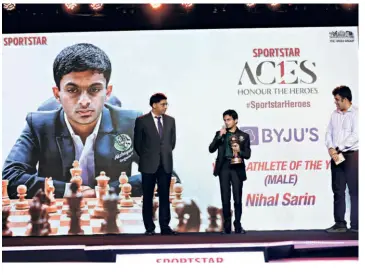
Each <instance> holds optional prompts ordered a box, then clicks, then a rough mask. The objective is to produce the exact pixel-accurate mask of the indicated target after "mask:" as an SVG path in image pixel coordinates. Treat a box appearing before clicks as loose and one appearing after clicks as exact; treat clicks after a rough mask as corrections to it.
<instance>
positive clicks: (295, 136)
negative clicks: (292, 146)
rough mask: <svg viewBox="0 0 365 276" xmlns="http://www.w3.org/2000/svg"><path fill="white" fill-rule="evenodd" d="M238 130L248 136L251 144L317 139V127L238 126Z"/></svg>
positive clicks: (314, 140)
mask: <svg viewBox="0 0 365 276" xmlns="http://www.w3.org/2000/svg"><path fill="white" fill-rule="evenodd" d="M240 130H242V131H243V132H246V133H247V134H248V135H249V136H250V143H251V145H258V144H260V142H261V143H272V142H277V143H289V142H298V143H300V142H304V141H310V142H317V141H318V140H319V135H318V128H315V127H312V128H280V129H277V128H262V129H261V131H260V130H259V128H258V127H240Z"/></svg>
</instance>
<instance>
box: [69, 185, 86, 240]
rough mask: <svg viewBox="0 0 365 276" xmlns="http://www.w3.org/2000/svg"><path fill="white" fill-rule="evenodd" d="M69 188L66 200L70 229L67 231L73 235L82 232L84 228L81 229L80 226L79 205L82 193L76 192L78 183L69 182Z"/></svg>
mask: <svg viewBox="0 0 365 276" xmlns="http://www.w3.org/2000/svg"><path fill="white" fill-rule="evenodd" d="M70 189H71V195H70V196H69V197H67V202H68V205H69V207H70V214H71V221H70V229H69V230H68V233H69V234H74V235H80V234H84V230H82V229H81V226H80V217H81V206H80V205H81V200H82V194H81V193H78V192H77V190H78V185H77V184H76V183H71V186H70Z"/></svg>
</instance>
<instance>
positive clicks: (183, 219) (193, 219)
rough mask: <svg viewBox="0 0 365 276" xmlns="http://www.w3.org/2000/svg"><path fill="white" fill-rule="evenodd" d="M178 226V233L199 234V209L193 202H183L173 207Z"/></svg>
mask: <svg viewBox="0 0 365 276" xmlns="http://www.w3.org/2000/svg"><path fill="white" fill-rule="evenodd" d="M175 213H176V214H177V215H178V219H179V224H178V227H177V228H176V231H178V232H199V231H200V225H201V217H200V213H201V212H200V209H199V207H198V205H197V204H196V203H195V201H194V200H189V201H183V202H182V203H179V204H178V205H177V206H176V207H175Z"/></svg>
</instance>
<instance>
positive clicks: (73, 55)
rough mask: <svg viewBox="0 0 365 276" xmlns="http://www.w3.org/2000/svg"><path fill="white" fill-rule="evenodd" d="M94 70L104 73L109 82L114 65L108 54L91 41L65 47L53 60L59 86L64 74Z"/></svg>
mask: <svg viewBox="0 0 365 276" xmlns="http://www.w3.org/2000/svg"><path fill="white" fill-rule="evenodd" d="M88 70H92V71H95V72H98V73H99V74H101V73H102V74H103V75H104V77H105V79H106V84H108V83H109V80H110V75H111V73H112V65H111V62H110V60H109V57H108V56H107V54H106V53H105V52H104V51H103V50H101V49H100V48H98V47H96V46H95V45H93V44H90V43H78V44H74V45H72V46H68V47H66V48H64V49H63V50H62V51H61V52H60V53H59V54H58V55H57V57H56V58H55V60H54V62H53V77H54V80H55V83H56V85H57V87H58V88H60V82H61V79H62V77H63V76H64V75H67V74H69V73H71V72H84V71H88Z"/></svg>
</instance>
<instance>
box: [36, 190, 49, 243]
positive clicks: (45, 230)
mask: <svg viewBox="0 0 365 276" xmlns="http://www.w3.org/2000/svg"><path fill="white" fill-rule="evenodd" d="M34 198H38V200H39V202H40V203H41V207H42V208H41V209H42V210H41V220H42V222H43V225H42V230H41V234H40V235H41V236H48V235H49V234H50V233H51V224H50V223H49V214H48V211H47V209H48V207H49V205H50V199H49V198H48V197H47V195H46V193H45V192H43V191H42V189H39V190H38V192H37V193H36V194H35V196H34Z"/></svg>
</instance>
